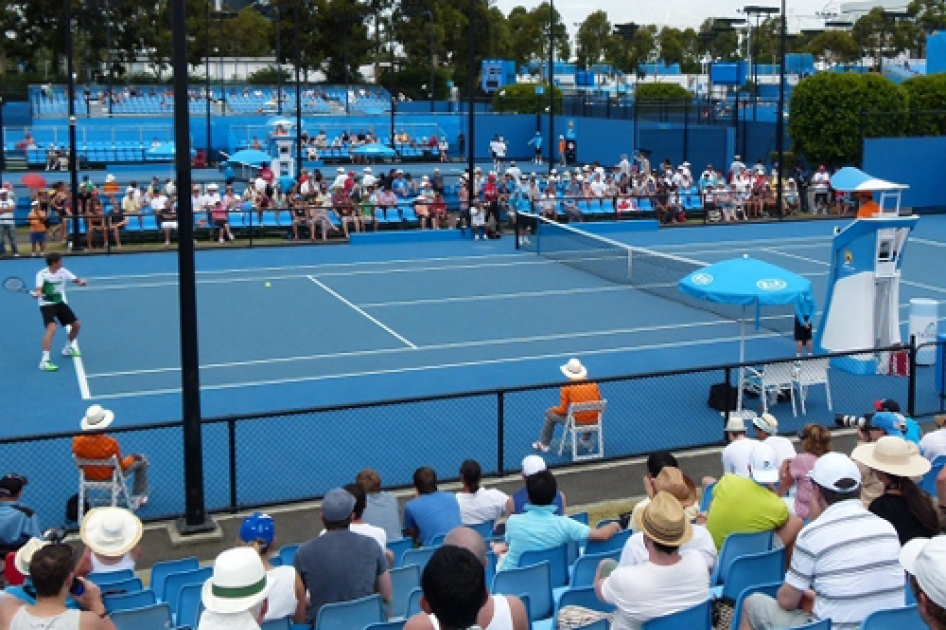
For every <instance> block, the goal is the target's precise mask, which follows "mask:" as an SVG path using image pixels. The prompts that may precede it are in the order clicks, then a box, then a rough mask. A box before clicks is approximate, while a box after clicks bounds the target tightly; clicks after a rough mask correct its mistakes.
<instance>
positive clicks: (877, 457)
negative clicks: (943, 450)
mask: <svg viewBox="0 0 946 630" xmlns="http://www.w3.org/2000/svg"><path fill="white" fill-rule="evenodd" d="M851 459H853V460H855V461H858V462H860V463H862V464H864V465H865V466H867V467H868V468H873V469H874V470H879V471H880V472H884V473H887V474H888V475H895V476H897V477H920V476H922V475H925V474H926V473H928V472H929V471H930V468H931V467H932V466H931V464H930V460H928V459H926V458H925V457H923V456H922V455H920V453H919V451H917V449H916V445H914V444H912V443H911V442H908V441H906V440H905V439H903V438H899V437H896V436H894V435H885V436H884V437H882V438H880V439H879V440H877V441H876V442H873V443H870V444H861V445H860V446H858V447H857V448H855V449H854V452H853V453H851Z"/></svg>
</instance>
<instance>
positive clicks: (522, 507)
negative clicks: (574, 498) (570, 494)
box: [506, 455, 565, 516]
mask: <svg viewBox="0 0 946 630" xmlns="http://www.w3.org/2000/svg"><path fill="white" fill-rule="evenodd" d="M546 468H547V466H546V465H545V460H544V459H542V457H541V456H539V455H526V456H525V457H524V458H523V459H522V481H523V482H527V481H528V480H529V477H531V476H532V475H534V474H536V473H538V472H542V471H543V470H545V469H546ZM528 501H529V490H528V488H527V487H526V485H525V484H524V485H523V486H522V487H521V488H519V489H518V490H516V491H515V492H514V493H513V495H512V496H511V497H509V499H508V500H507V501H506V513H507V514H522V513H523V512H525V511H526V503H528ZM552 505H554V506H555V512H554V513H555V514H557V515H558V516H563V515H564V514H565V494H564V493H563V492H562V491H561V490H559V491H558V492H557V493H556V494H555V498H554V499H553V500H552Z"/></svg>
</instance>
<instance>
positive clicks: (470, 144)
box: [466, 0, 477, 209]
mask: <svg viewBox="0 0 946 630" xmlns="http://www.w3.org/2000/svg"><path fill="white" fill-rule="evenodd" d="M476 2H477V0H470V24H469V26H470V43H469V46H470V54H469V59H468V60H467V61H468V64H467V73H468V74H469V76H468V77H467V89H468V90H469V94H468V95H467V96H468V98H469V109H470V111H469V112H468V116H469V119H468V120H467V138H466V146H467V158H466V168H467V176H468V177H467V182H466V183H467V186H468V187H469V204H470V208H471V209H472V208H473V202H474V201H475V195H476V184H475V182H474V179H475V177H474V171H475V170H476V55H475V54H474V49H475V47H476V28H475V24H476Z"/></svg>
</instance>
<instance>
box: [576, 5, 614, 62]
mask: <svg viewBox="0 0 946 630" xmlns="http://www.w3.org/2000/svg"><path fill="white" fill-rule="evenodd" d="M610 38H611V23H610V22H609V21H608V14H607V13H605V12H604V11H595V12H593V13H591V14H589V15H588V17H586V18H585V21H584V22H582V23H581V26H579V27H578V51H577V52H578V66H579V67H581V68H588V67H591V66H593V65H594V64H596V63H598V62H599V61H601V60H602V59H603V58H604V51H605V48H606V47H607V45H608V41H609V39H610Z"/></svg>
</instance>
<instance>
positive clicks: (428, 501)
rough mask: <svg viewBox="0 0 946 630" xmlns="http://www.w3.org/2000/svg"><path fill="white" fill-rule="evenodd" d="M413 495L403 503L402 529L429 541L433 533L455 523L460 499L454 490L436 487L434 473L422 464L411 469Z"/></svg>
mask: <svg viewBox="0 0 946 630" xmlns="http://www.w3.org/2000/svg"><path fill="white" fill-rule="evenodd" d="M414 490H415V492H416V493H417V498H416V499H413V500H412V501H408V503H407V505H405V506H404V533H405V534H407V535H408V536H410V537H411V538H413V539H414V540H417V541H419V542H420V543H421V544H422V545H430V544H431V542H432V541H433V538H434V537H435V536H438V535H440V534H446V533H447V532H449V531H450V530H451V529H453V528H454V527H459V526H460V525H461V524H462V523H461V520H460V503H459V502H458V501H457V497H456V495H455V494H452V493H449V492H441V491H439V490H437V473H435V472H434V469H433V468H429V467H427V466H424V467H422V468H418V469H417V470H415V471H414Z"/></svg>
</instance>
